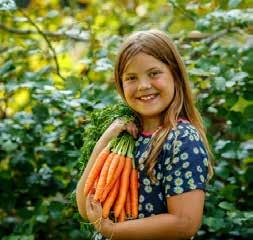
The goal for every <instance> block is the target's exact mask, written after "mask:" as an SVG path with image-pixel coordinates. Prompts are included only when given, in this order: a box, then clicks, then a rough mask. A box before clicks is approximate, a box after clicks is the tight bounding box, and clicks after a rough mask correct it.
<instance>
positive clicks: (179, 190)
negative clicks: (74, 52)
mask: <svg viewBox="0 0 253 240" xmlns="http://www.w3.org/2000/svg"><path fill="white" fill-rule="evenodd" d="M183 191H184V189H183V188H181V187H174V192H175V193H177V194H180V193H182V192H183Z"/></svg>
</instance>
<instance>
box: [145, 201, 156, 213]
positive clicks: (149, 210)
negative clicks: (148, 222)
mask: <svg viewBox="0 0 253 240" xmlns="http://www.w3.org/2000/svg"><path fill="white" fill-rule="evenodd" d="M145 209H146V210H147V211H148V212H153V211H154V206H153V205H152V204H151V203H147V204H145Z"/></svg>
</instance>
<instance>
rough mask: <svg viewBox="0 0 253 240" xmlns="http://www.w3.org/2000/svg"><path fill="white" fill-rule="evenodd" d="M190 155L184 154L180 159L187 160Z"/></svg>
mask: <svg viewBox="0 0 253 240" xmlns="http://www.w3.org/2000/svg"><path fill="white" fill-rule="evenodd" d="M188 156H189V155H188V153H187V152H184V153H182V154H181V155H180V158H181V159H182V160H186V159H188Z"/></svg>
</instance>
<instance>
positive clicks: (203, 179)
mask: <svg viewBox="0 0 253 240" xmlns="http://www.w3.org/2000/svg"><path fill="white" fill-rule="evenodd" d="M199 178H200V181H201V182H202V183H204V182H205V178H204V176H203V175H202V174H201V175H200V176H199Z"/></svg>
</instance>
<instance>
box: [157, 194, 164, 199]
mask: <svg viewBox="0 0 253 240" xmlns="http://www.w3.org/2000/svg"><path fill="white" fill-rule="evenodd" d="M158 197H159V199H160V200H163V194H162V193H161V192H160V193H159V194H158Z"/></svg>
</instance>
